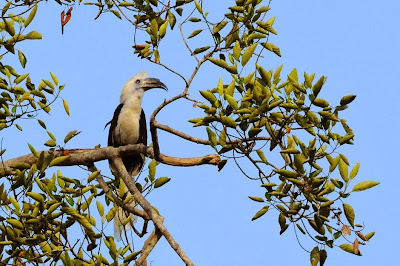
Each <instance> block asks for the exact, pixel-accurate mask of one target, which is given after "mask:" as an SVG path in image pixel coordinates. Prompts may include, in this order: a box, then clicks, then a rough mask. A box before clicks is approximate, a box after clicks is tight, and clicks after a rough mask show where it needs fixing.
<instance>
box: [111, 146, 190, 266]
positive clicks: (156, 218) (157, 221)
mask: <svg viewBox="0 0 400 266" xmlns="http://www.w3.org/2000/svg"><path fill="white" fill-rule="evenodd" d="M119 156H120V155H119V154H118V153H117V152H114V153H113V154H112V156H111V161H112V163H113V164H114V166H115V167H116V169H117V171H118V173H119V175H120V176H121V178H122V179H123V181H124V183H125V185H126V186H127V188H128V190H129V192H130V193H131V194H132V195H133V198H134V199H135V201H136V202H137V203H138V204H139V205H140V206H141V207H142V208H143V210H144V211H145V212H146V213H147V214H148V215H149V216H150V219H151V220H152V221H153V223H154V226H155V227H156V228H157V229H158V230H159V231H160V233H161V234H162V235H163V236H164V237H165V239H166V240H167V241H168V243H169V244H170V245H171V247H172V248H173V249H174V250H175V252H176V253H177V254H178V255H179V257H180V258H181V259H182V260H183V262H185V264H186V265H194V264H193V262H191V261H190V260H189V258H188V257H187V256H186V254H185V252H184V251H183V250H182V249H181V247H180V246H179V244H178V243H177V242H176V241H175V240H174V238H173V237H172V235H171V234H170V233H169V231H168V230H167V228H166V227H165V225H164V224H163V218H162V217H161V216H160V215H158V214H157V212H156V211H155V210H154V209H153V207H152V206H151V204H150V203H149V202H148V201H147V200H146V199H145V198H144V197H143V195H142V194H141V193H140V191H139V189H138V188H137V187H136V185H135V181H134V180H133V179H132V177H131V176H130V175H129V174H128V172H127V171H126V169H125V166H124V163H123V162H122V159H121V157H119Z"/></svg>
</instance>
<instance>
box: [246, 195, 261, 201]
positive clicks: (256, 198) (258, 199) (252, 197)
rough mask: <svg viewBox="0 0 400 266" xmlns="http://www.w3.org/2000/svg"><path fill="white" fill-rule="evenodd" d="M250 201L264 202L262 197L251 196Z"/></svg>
mask: <svg viewBox="0 0 400 266" xmlns="http://www.w3.org/2000/svg"><path fill="white" fill-rule="evenodd" d="M249 199H251V200H254V201H257V202H264V200H263V199H262V198H260V197H254V196H249Z"/></svg>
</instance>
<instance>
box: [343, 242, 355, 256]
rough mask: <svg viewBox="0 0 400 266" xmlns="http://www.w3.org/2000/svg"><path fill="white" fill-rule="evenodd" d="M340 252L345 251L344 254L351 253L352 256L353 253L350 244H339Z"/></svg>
mask: <svg viewBox="0 0 400 266" xmlns="http://www.w3.org/2000/svg"><path fill="white" fill-rule="evenodd" d="M339 247H340V248H341V249H342V250H344V251H346V252H349V253H351V254H354V251H353V246H352V245H350V244H348V243H347V244H341V245H340V246H339Z"/></svg>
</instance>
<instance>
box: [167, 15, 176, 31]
mask: <svg viewBox="0 0 400 266" xmlns="http://www.w3.org/2000/svg"><path fill="white" fill-rule="evenodd" d="M168 22H169V27H170V28H171V30H173V29H174V26H175V23H176V17H175V15H174V13H172V12H171V11H170V10H168Z"/></svg>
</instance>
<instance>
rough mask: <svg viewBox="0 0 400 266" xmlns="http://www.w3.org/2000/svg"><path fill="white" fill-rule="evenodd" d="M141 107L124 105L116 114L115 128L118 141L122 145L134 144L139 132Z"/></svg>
mask: <svg viewBox="0 0 400 266" xmlns="http://www.w3.org/2000/svg"><path fill="white" fill-rule="evenodd" d="M141 110H142V109H141V107H139V108H135V107H130V106H124V107H122V109H121V113H120V114H119V116H118V123H117V127H116V128H115V130H116V132H115V133H116V134H115V136H118V138H119V141H118V142H119V143H120V144H122V145H127V144H136V143H137V141H138V139H139V134H140V128H139V127H140V123H139V121H140V114H141Z"/></svg>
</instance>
